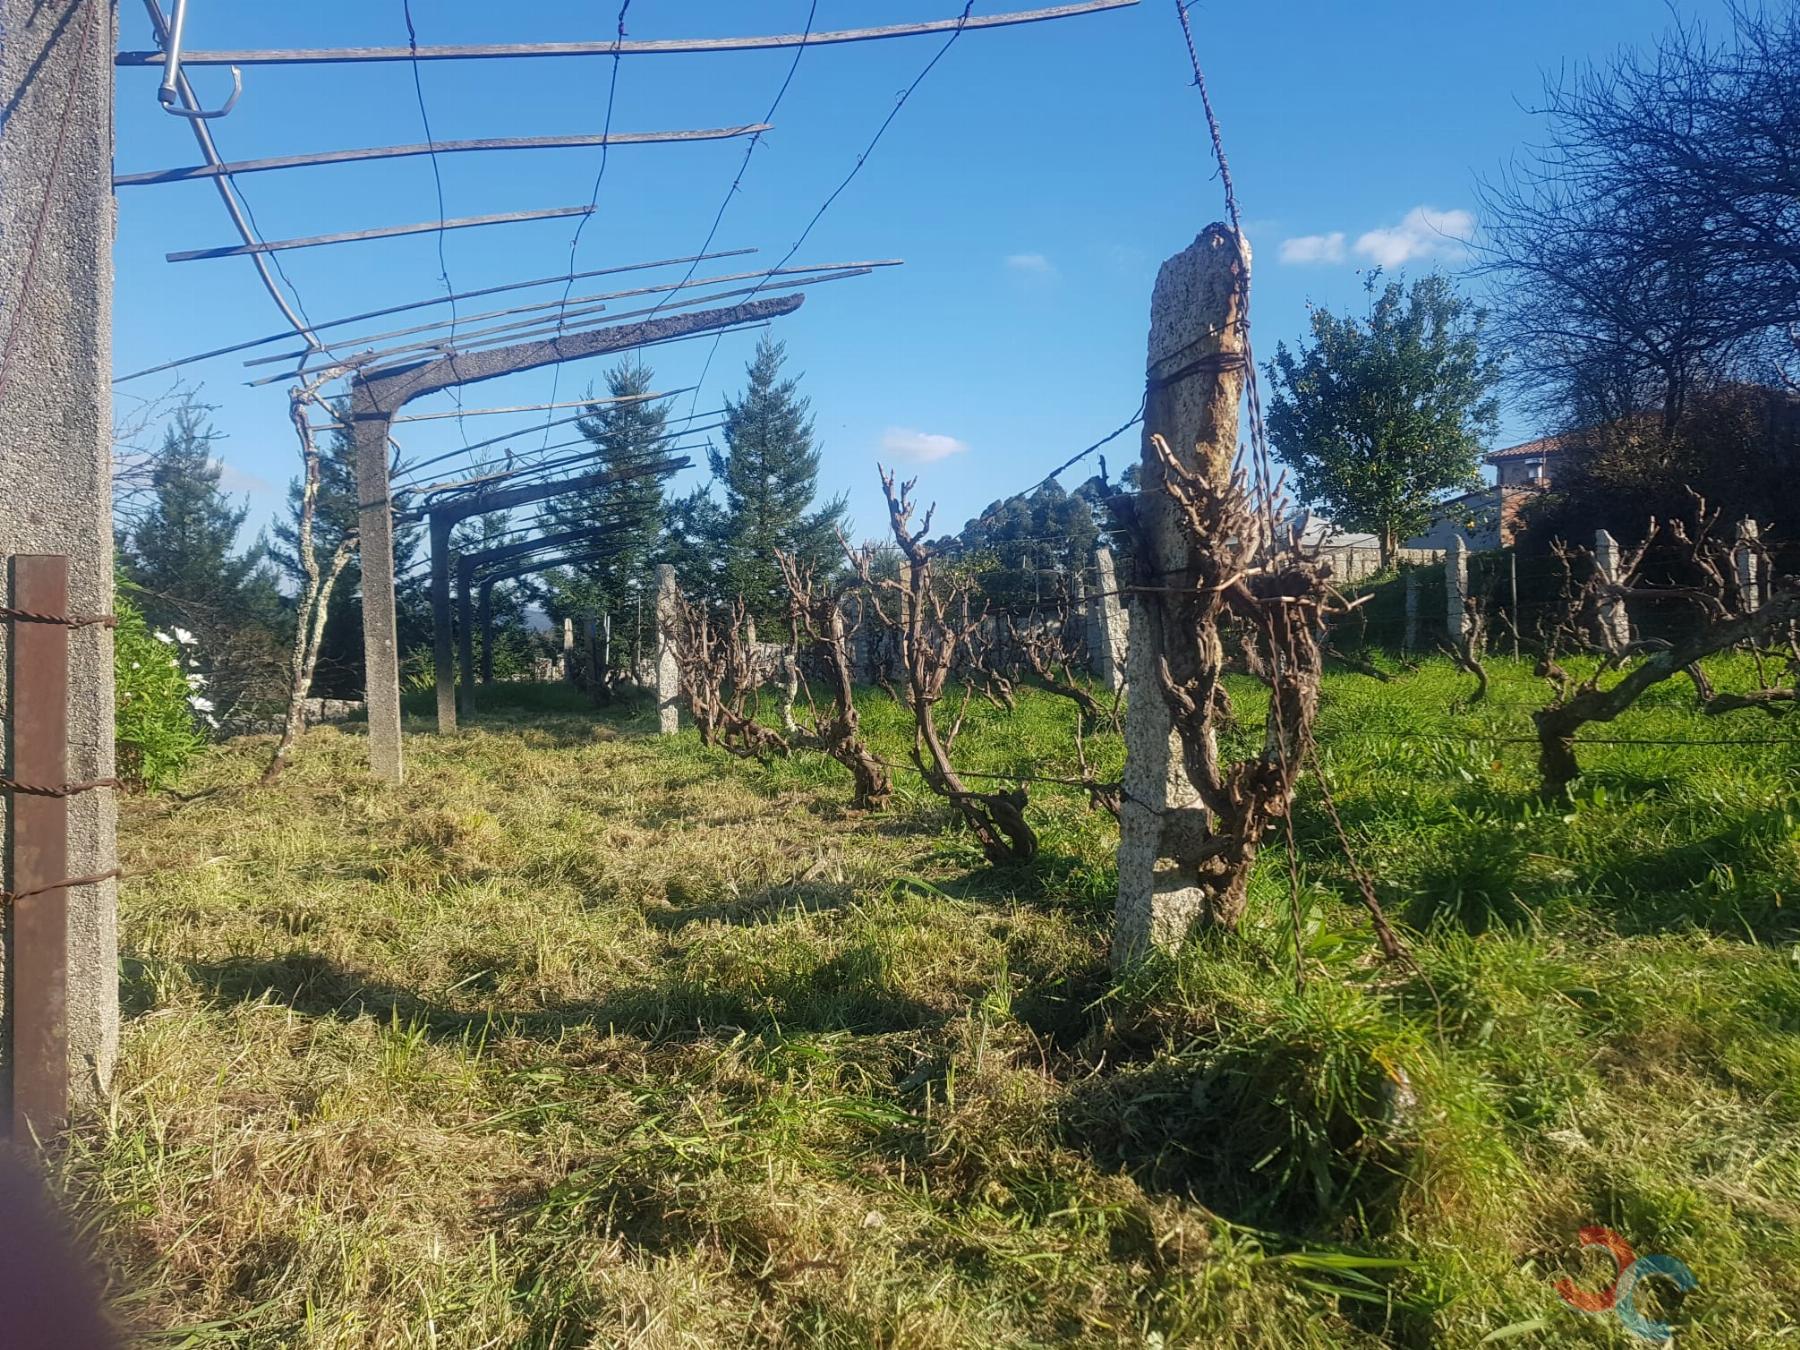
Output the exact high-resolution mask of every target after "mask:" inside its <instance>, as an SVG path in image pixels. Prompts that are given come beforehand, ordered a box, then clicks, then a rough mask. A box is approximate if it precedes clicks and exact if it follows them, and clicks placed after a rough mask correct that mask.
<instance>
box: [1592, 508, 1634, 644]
mask: <svg viewBox="0 0 1800 1350" xmlns="http://www.w3.org/2000/svg"><path fill="white" fill-rule="evenodd" d="M1594 566H1595V567H1597V568H1598V569H1599V570H1600V575H1601V576H1603V577H1605V578H1606V580H1607V582H1608V583H1609V584H1612V585H1617V584H1618V583H1619V581H1620V576H1619V541H1618V540H1617V539H1614V538H1613V537H1612V535H1610V534H1608V533H1607V532H1606V531H1605V530H1596V531H1594ZM1599 623H1600V633H1599V637H1600V645H1601V646H1602V647H1604V648H1605V649H1606V650H1607V651H1609V652H1622V651H1624V650H1625V649H1626V648H1627V647H1629V646H1631V615H1630V613H1629V611H1627V610H1626V608H1625V601H1624V600H1623V599H1620V598H1616V597H1615V598H1612V599H1607V600H1602V601H1601V602H1600V615H1599Z"/></svg>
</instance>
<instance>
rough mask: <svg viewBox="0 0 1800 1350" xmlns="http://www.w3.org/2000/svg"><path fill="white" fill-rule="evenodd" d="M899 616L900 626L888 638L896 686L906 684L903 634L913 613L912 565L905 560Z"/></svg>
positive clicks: (897, 607)
mask: <svg viewBox="0 0 1800 1350" xmlns="http://www.w3.org/2000/svg"><path fill="white" fill-rule="evenodd" d="M894 612H895V614H896V615H897V616H898V620H899V621H898V626H897V627H896V628H895V629H894V631H893V632H892V633H890V634H888V636H889V637H890V638H891V639H892V641H891V642H890V643H889V646H888V654H887V657H888V659H887V666H888V678H889V679H891V680H893V681H894V683H895V684H899V685H904V684H905V683H906V644H905V642H904V641H902V639H901V636H900V635H901V634H902V633H904V632H906V628H907V621H908V616H909V615H910V614H911V612H912V564H911V563H910V562H908V561H907V560H906V559H905V558H902V559H901V560H900V598H899V602H898V603H897V604H896V605H895V606H894Z"/></svg>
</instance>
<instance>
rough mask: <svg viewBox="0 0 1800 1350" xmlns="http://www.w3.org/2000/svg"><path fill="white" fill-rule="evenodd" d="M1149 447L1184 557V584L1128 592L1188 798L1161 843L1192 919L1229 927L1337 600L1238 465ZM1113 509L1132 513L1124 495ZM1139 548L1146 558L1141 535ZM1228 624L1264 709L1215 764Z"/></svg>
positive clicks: (1299, 743)
mask: <svg viewBox="0 0 1800 1350" xmlns="http://www.w3.org/2000/svg"><path fill="white" fill-rule="evenodd" d="M1151 446H1152V448H1153V450H1154V452H1155V454H1156V456H1157V459H1158V461H1159V463H1160V465H1161V467H1162V473H1163V485H1164V488H1165V490H1166V491H1167V492H1168V494H1169V496H1170V497H1171V499H1172V500H1173V502H1174V505H1175V508H1176V519H1177V522H1178V524H1179V526H1180V528H1181V531H1182V533H1183V534H1184V535H1185V536H1186V538H1187V541H1188V545H1189V551H1190V555H1191V557H1192V559H1193V565H1192V566H1193V570H1192V576H1191V579H1190V580H1189V582H1187V583H1184V584H1182V585H1180V586H1171V585H1145V586H1140V587H1137V588H1136V590H1137V592H1138V594H1139V597H1140V603H1141V604H1142V607H1143V611H1142V612H1143V615H1144V618H1145V620H1146V623H1147V628H1148V636H1149V640H1150V650H1151V652H1152V653H1153V654H1154V662H1155V666H1156V672H1157V681H1158V684H1159V686H1160V687H1161V691H1162V694H1163V697H1164V699H1165V700H1166V701H1167V703H1168V706H1169V711H1170V715H1171V719H1172V721H1173V723H1174V730H1175V732H1176V733H1177V735H1178V736H1179V738H1180V741H1181V750H1182V761H1183V766H1184V767H1185V769H1186V771H1187V777H1188V780H1189V781H1190V782H1191V783H1192V784H1193V785H1194V790H1195V792H1196V793H1197V794H1198V796H1199V804H1198V805H1197V806H1195V807H1189V808H1185V809H1183V810H1181V811H1180V813H1179V819H1178V820H1175V821H1170V822H1168V824H1169V825H1170V826H1173V828H1169V829H1167V830H1166V831H1165V846H1166V847H1169V848H1170V849H1171V855H1170V856H1173V858H1174V860H1175V861H1176V863H1177V864H1178V865H1179V867H1180V868H1181V871H1182V873H1183V875H1184V876H1185V877H1188V878H1190V879H1191V880H1192V883H1193V884H1194V885H1195V886H1196V887H1197V888H1198V889H1199V891H1200V892H1201V895H1202V905H1203V912H1204V915H1205V921H1206V922H1207V923H1208V924H1209V925H1212V926H1216V927H1222V928H1234V927H1236V926H1237V924H1238V922H1239V921H1240V920H1241V919H1242V918H1243V914H1244V909H1245V906H1246V904H1247V902H1248V890H1247V888H1248V884H1249V878H1250V870H1251V868H1252V867H1253V866H1254V865H1255V863H1256V859H1257V855H1258V853H1259V852H1260V851H1261V848H1262V844H1263V840H1264V838H1265V836H1266V835H1267V834H1268V832H1269V831H1270V830H1271V829H1272V828H1273V827H1274V825H1275V823H1276V822H1277V821H1280V820H1282V819H1284V818H1285V817H1286V816H1287V814H1288V813H1289V811H1290V810H1292V806H1293V798H1294V790H1295V785H1296V783H1297V781H1298V779H1299V776H1300V774H1301V772H1302V768H1303V764H1304V760H1305V757H1306V755H1307V754H1308V752H1309V751H1310V750H1311V747H1312V736H1313V722H1314V719H1315V717H1316V715H1317V713H1318V705H1319V676H1320V665H1321V661H1322V657H1321V655H1320V651H1319V642H1318V637H1317V635H1318V633H1319V632H1320V631H1321V630H1322V629H1323V628H1324V627H1325V625H1326V623H1327V621H1328V620H1329V619H1330V617H1331V614H1332V611H1333V610H1334V609H1341V608H1342V607H1343V606H1342V602H1341V601H1339V600H1338V599H1337V597H1336V595H1335V593H1334V592H1333V591H1332V589H1331V587H1330V585H1329V583H1328V580H1327V574H1326V570H1325V568H1324V567H1323V566H1322V565H1321V564H1320V563H1318V562H1317V561H1316V560H1314V559H1311V558H1308V557H1307V556H1305V554H1304V552H1303V551H1302V550H1301V549H1300V548H1299V547H1297V545H1296V543H1295V541H1294V540H1293V539H1291V538H1290V539H1288V540H1287V541H1285V542H1283V541H1280V540H1278V539H1272V538H1271V531H1269V530H1268V529H1267V528H1266V527H1265V524H1264V522H1263V521H1261V520H1259V519H1258V518H1257V513H1256V511H1255V509H1254V508H1253V506H1252V503H1251V500H1250V496H1249V493H1248V491H1247V489H1246V484H1245V479H1244V474H1243V473H1242V472H1241V471H1239V472H1236V473H1231V472H1230V471H1229V469H1228V467H1227V466H1217V467H1219V470H1220V471H1219V473H1218V476H1217V480H1215V478H1214V477H1213V476H1210V475H1209V474H1207V473H1202V472H1195V471H1193V470H1190V469H1189V468H1188V467H1187V466H1186V465H1185V464H1183V463H1182V461H1181V460H1180V459H1179V458H1177V457H1176V455H1175V454H1174V453H1173V452H1172V451H1171V450H1170V449H1169V445H1168V443H1167V442H1166V441H1165V440H1163V438H1162V437H1161V436H1153V437H1151ZM1120 509H1121V510H1122V511H1123V512H1125V513H1126V514H1128V515H1133V516H1135V511H1134V508H1132V506H1131V505H1130V503H1129V501H1127V500H1124V499H1121V503H1120ZM1138 554H1139V556H1140V557H1144V556H1151V553H1150V549H1149V546H1148V544H1147V543H1141V544H1140V545H1139V548H1138ZM1234 625H1235V626H1236V627H1237V628H1238V629H1239V630H1241V635H1242V637H1243V644H1242V645H1243V648H1244V652H1245V658H1246V664H1247V665H1248V667H1249V669H1250V672H1251V674H1253V675H1254V676H1255V677H1256V678H1258V679H1259V680H1261V681H1262V682H1263V683H1264V684H1265V685H1267V686H1268V689H1269V706H1268V711H1267V713H1266V714H1265V717H1264V735H1263V747H1262V749H1261V751H1260V752H1258V753H1257V754H1255V755H1252V756H1249V757H1248V758H1245V759H1243V760H1239V761H1237V762H1236V763H1231V764H1227V763H1225V762H1224V761H1223V760H1222V759H1221V756H1220V752H1219V744H1218V731H1219V725H1220V722H1221V708H1229V704H1230V700H1229V696H1228V694H1227V692H1226V690H1225V687H1224V676H1225V670H1226V661H1227V658H1226V644H1225V635H1226V632H1227V629H1228V628H1229V627H1231V626H1234ZM1377 917H1378V918H1379V915H1378V916H1377Z"/></svg>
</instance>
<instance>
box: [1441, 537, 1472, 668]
mask: <svg viewBox="0 0 1800 1350" xmlns="http://www.w3.org/2000/svg"><path fill="white" fill-rule="evenodd" d="M1468 600H1469V546H1468V545H1467V544H1465V543H1463V539H1462V536H1461V535H1460V534H1459V535H1457V536H1456V537H1455V538H1453V539H1452V540H1451V541H1450V547H1449V549H1448V550H1447V551H1446V552H1445V554H1444V623H1445V625H1446V627H1447V628H1448V630H1449V633H1450V645H1451V646H1453V647H1460V646H1462V643H1463V639H1464V638H1465V637H1466V636H1467V635H1468V631H1469V611H1468V609H1467V608H1466V606H1467V604H1468Z"/></svg>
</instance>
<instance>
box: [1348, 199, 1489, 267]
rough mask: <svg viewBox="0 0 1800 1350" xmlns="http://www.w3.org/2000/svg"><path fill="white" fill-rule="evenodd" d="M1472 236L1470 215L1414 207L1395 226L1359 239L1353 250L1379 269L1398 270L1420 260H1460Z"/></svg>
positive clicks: (1471, 215) (1472, 224) (1467, 213)
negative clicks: (1394, 268) (1397, 268)
mask: <svg viewBox="0 0 1800 1350" xmlns="http://www.w3.org/2000/svg"><path fill="white" fill-rule="evenodd" d="M1474 237H1475V217H1474V215H1473V213H1471V212H1468V211H1440V210H1438V209H1437V208H1436V207H1432V206H1415V207H1413V209H1412V210H1410V211H1408V212H1407V213H1406V215H1405V217H1404V218H1403V219H1402V220H1401V221H1400V223H1399V224H1398V225H1391V226H1387V227H1384V228H1382V229H1379V230H1370V231H1369V232H1368V233H1367V234H1365V235H1363V236H1362V237H1361V238H1359V239H1358V240H1357V241H1356V251H1357V252H1358V253H1359V254H1361V255H1362V256H1363V257H1365V258H1367V259H1369V261H1371V262H1373V263H1376V264H1378V265H1380V266H1382V267H1399V266H1401V265H1402V264H1404V263H1409V262H1416V261H1418V260H1419V259H1421V258H1449V259H1454V258H1460V257H1462V256H1463V255H1464V254H1465V253H1467V252H1468V243H1469V241H1470V240H1471V239H1473V238H1474Z"/></svg>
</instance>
